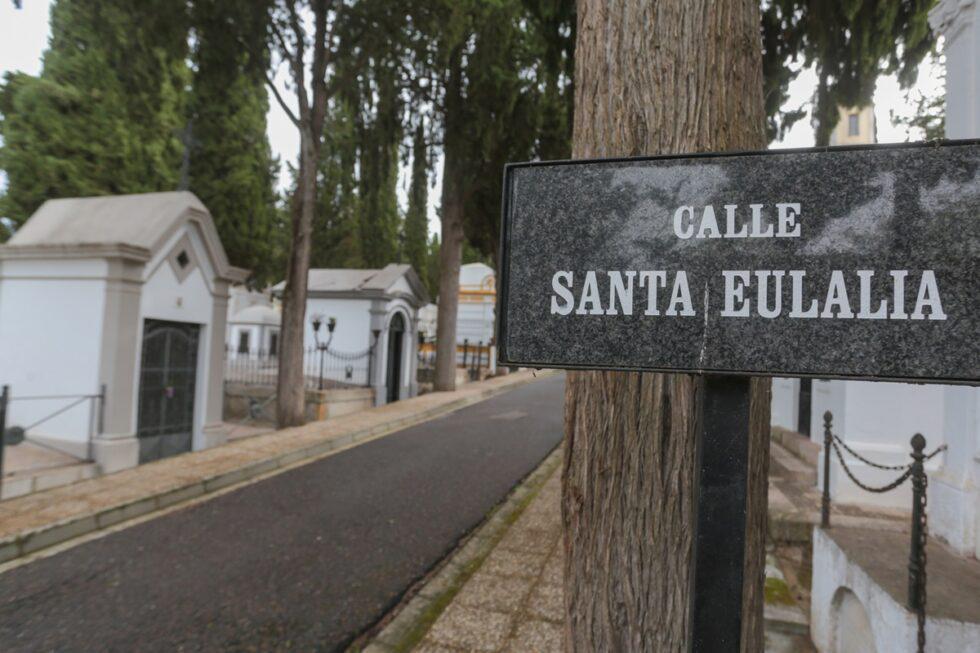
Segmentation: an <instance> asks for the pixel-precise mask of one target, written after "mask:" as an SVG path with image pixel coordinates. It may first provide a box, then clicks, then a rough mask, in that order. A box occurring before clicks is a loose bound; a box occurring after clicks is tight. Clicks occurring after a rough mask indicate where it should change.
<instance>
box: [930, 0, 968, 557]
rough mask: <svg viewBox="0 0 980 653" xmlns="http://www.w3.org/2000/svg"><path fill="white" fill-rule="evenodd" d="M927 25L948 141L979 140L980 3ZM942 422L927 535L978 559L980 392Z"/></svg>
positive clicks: (936, 13)
mask: <svg viewBox="0 0 980 653" xmlns="http://www.w3.org/2000/svg"><path fill="white" fill-rule="evenodd" d="M929 22H930V24H931V26H932V28H933V32H934V33H936V34H942V35H943V36H944V37H945V38H946V44H945V54H946V136H947V137H948V138H977V137H980V3H978V2H977V1H976V0H940V2H938V3H937V4H936V6H935V7H934V8H933V9H932V10H931V11H930V12H929ZM974 317H975V316H974ZM944 419H945V421H946V424H945V426H946V438H947V440H948V444H949V451H948V452H947V453H946V455H945V456H943V459H942V461H941V463H942V466H941V468H940V469H939V470H938V471H937V472H935V473H933V474H931V475H930V477H929V527H930V532H931V534H932V535H935V536H936V537H939V538H941V539H943V540H945V541H946V542H948V543H949V544H950V545H951V546H952V548H953V549H954V550H956V551H957V552H959V553H960V554H962V555H973V556H975V557H978V558H980V389H978V388H958V387H957V388H953V387H950V388H946V390H945V397H944Z"/></svg>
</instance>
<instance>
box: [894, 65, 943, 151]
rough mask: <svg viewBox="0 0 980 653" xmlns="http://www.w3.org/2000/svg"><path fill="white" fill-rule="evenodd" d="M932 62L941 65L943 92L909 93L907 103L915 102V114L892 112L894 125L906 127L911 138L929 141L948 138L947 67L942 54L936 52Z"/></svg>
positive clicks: (940, 74)
mask: <svg viewBox="0 0 980 653" xmlns="http://www.w3.org/2000/svg"><path fill="white" fill-rule="evenodd" d="M932 60H933V62H934V63H937V64H939V65H940V67H939V69H940V71H941V72H940V73H939V81H940V88H941V89H942V90H940V92H939V93H936V94H935V95H926V94H925V93H922V92H921V91H918V92H916V93H915V94H913V92H912V91H909V92H907V93H906V94H905V101H906V102H909V101H914V102H915V111H914V113H913V114H912V115H911V116H899V115H896V114H895V112H894V111H891V112H890V113H891V121H892V124H893V125H895V126H899V125H901V126H904V127H905V128H906V129H908V130H909V132H910V136H912V135H915V136H918V138H919V139H921V140H927V141H931V140H935V139H938V138H945V137H946V91H945V88H946V67H945V65H943V64H944V62H943V61H942V54H941V53H939V52H937V51H935V50H934V51H933V53H932ZM916 132H918V133H916ZM906 140H909V138H906Z"/></svg>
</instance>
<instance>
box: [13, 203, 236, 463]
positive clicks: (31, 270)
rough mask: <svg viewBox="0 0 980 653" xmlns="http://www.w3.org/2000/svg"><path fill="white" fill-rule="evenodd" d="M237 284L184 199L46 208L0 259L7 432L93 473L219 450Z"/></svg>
mask: <svg viewBox="0 0 980 653" xmlns="http://www.w3.org/2000/svg"><path fill="white" fill-rule="evenodd" d="M246 275H247V272H246V271H245V270H242V269H239V268H235V267H233V266H231V265H230V264H229V262H228V258H227V256H226V255H225V251H224V249H223V248H222V246H221V241H220V240H219V238H218V233H217V231H216V230H215V227H214V223H213V221H212V219H211V215H210V214H209V213H208V210H207V208H206V207H205V206H204V205H203V204H202V203H201V201H200V200H199V199H198V198H197V197H195V196H194V195H193V194H191V193H188V192H169V193H147V194H140V195H121V196H108V197H88V198H73V199H60V200H51V201H48V202H45V204H44V205H43V206H41V208H40V209H38V211H37V212H36V213H35V214H34V215H33V216H31V218H30V219H29V220H28V221H27V222H26V223H25V224H24V225H23V226H22V227H21V228H20V229H19V230H18V231H17V233H16V234H15V235H14V236H13V237H12V238H11V239H10V241H9V242H8V243H7V244H5V245H3V246H0V382H2V383H3V384H7V385H9V386H10V392H11V395H12V397H13V401H12V402H11V404H10V411H9V413H8V419H7V423H8V425H20V426H24V427H26V426H30V425H32V424H35V423H37V422H39V421H40V423H39V424H38V425H37V426H35V427H33V428H30V429H29V430H28V438H34V439H38V440H43V441H46V442H47V443H48V444H49V445H51V446H54V447H56V448H58V449H61V450H63V451H66V452H68V453H71V454H73V455H76V456H78V457H81V458H91V459H93V460H95V461H96V462H97V463H98V464H99V466H100V468H101V469H102V471H103V472H106V473H108V472H113V471H116V470H120V469H124V468H127V467H133V466H135V465H137V464H138V463H141V462H149V461H152V460H155V459H158V458H162V457H166V456H170V455H174V454H177V453H181V452H184V451H190V450H192V449H194V450H196V449H203V448H206V447H209V446H213V445H215V444H217V443H219V442H220V441H221V440H222V439H223V435H221V431H220V425H221V410H222V376H223V364H222V356H223V348H224V341H225V320H226V314H227V301H228V287H229V284H230V283H233V282H241V281H242V280H244V278H245V276H246ZM103 388H104V389H105V393H104V397H105V399H104V402H102V401H100V400H98V399H94V400H83V401H82V402H80V403H78V404H77V405H75V406H74V407H71V408H69V409H68V410H65V411H64V412H63V413H61V414H58V415H56V416H54V417H51V418H50V419H44V418H45V417H46V416H48V415H50V414H51V413H55V412H57V411H58V410H59V409H61V408H63V407H65V406H67V405H68V404H70V403H71V402H72V401H73V399H72V398H77V397H84V396H86V395H87V396H96V395H100V394H101V393H102V389H103ZM51 396H56V397H61V398H57V399H44V400H31V399H28V397H51ZM100 404H101V405H100ZM41 420H43V421H41Z"/></svg>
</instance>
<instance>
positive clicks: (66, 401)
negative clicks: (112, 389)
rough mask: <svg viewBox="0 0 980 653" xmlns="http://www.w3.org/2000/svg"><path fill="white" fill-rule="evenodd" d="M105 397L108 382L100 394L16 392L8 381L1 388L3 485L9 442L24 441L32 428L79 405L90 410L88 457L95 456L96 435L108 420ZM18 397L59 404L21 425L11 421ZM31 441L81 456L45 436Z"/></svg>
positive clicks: (0, 469)
mask: <svg viewBox="0 0 980 653" xmlns="http://www.w3.org/2000/svg"><path fill="white" fill-rule="evenodd" d="M105 398H106V386H105V385H104V384H103V385H102V386H101V387H100V388H99V393H98V394H81V395H61V394H56V395H19V396H15V395H13V393H12V392H11V389H10V386H9V385H4V386H3V390H2V392H0V488H2V481H3V477H4V472H3V468H4V449H5V448H6V447H7V446H8V445H11V446H13V445H17V444H20V443H21V442H23V441H24V440H25V439H26V438H27V434H28V432H29V431H31V430H33V429H35V428H37V427H38V426H41V425H42V424H44V423H46V422H48V421H50V420H52V419H54V418H55V417H58V416H60V415H64V414H66V413H68V412H69V411H71V410H72V409H74V408H76V407H78V406H87V408H88V414H87V417H86V424H87V427H86V428H87V430H88V432H87V434H86V442H85V449H86V453H85V460H92V440H93V438H94V437H95V436H96V435H98V434H100V433H102V431H103V425H104V422H105ZM14 401H23V402H48V403H51V402H53V403H54V404H55V406H54V407H53V408H49V409H48V410H47V411H46V412H43V413H40V412H39V413H37V414H35V415H33V416H32V417H31V418H30V421H29V422H28V423H27V426H21V425H19V424H9V422H10V421H11V420H10V405H11V403H12V402H14ZM31 444H33V445H36V446H39V447H42V448H44V449H50V450H51V451H55V452H57V453H60V454H68V455H70V456H72V457H79V456H77V454H76V453H72V452H69V451H64V450H62V449H60V448H58V447H56V446H54V445H52V444H49V443H46V442H43V441H41V440H31Z"/></svg>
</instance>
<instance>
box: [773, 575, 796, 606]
mask: <svg viewBox="0 0 980 653" xmlns="http://www.w3.org/2000/svg"><path fill="white" fill-rule="evenodd" d="M766 603H768V604H769V605H796V601H795V600H794V599H793V594H792V593H791V592H790V591H789V585H787V584H786V581H784V580H783V579H782V578H767V579H766Z"/></svg>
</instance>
